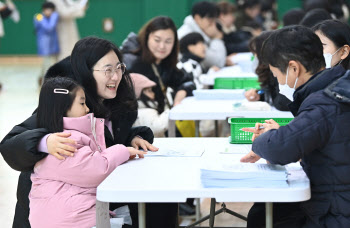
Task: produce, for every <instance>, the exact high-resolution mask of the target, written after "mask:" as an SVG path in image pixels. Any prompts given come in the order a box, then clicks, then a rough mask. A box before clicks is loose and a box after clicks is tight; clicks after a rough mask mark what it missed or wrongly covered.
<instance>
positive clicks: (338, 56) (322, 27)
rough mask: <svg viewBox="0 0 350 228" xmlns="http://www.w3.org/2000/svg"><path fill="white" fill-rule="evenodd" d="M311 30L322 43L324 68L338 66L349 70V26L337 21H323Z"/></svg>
mask: <svg viewBox="0 0 350 228" xmlns="http://www.w3.org/2000/svg"><path fill="white" fill-rule="evenodd" d="M312 30H313V31H314V32H315V34H316V35H317V36H318V37H319V38H320V40H321V42H322V45H323V55H324V58H325V61H326V68H331V67H335V66H338V65H340V66H342V67H343V68H344V69H350V55H349V52H350V47H349V45H350V26H349V25H348V24H346V23H344V22H341V21H338V20H325V21H322V22H320V23H318V24H317V25H315V26H314V27H312Z"/></svg>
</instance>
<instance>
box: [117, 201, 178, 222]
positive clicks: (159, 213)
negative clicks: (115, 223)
mask: <svg viewBox="0 0 350 228" xmlns="http://www.w3.org/2000/svg"><path fill="white" fill-rule="evenodd" d="M124 205H128V206H129V210H130V215H131V219H132V226H129V225H124V226H123V228H138V227H139V219H138V205H137V203H128V204H119V203H111V204H110V210H114V209H116V208H118V207H121V206H124ZM177 214H178V204H177V203H146V227H147V228H176V227H177V226H178V217H177Z"/></svg>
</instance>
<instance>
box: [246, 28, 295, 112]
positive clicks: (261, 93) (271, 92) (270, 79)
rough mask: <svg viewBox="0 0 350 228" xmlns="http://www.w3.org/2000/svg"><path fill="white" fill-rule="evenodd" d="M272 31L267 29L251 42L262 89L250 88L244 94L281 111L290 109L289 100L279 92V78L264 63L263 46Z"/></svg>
mask: <svg viewBox="0 0 350 228" xmlns="http://www.w3.org/2000/svg"><path fill="white" fill-rule="evenodd" d="M271 33H272V31H265V32H263V33H261V35H259V36H257V37H255V38H254V39H252V40H251V41H250V42H249V49H250V51H251V52H252V53H254V56H255V58H254V62H253V67H254V69H253V72H255V73H256V74H257V75H258V81H259V83H260V88H261V89H260V90H256V89H250V90H247V91H246V92H245V93H244V95H245V97H246V98H247V100H248V101H265V102H267V103H269V104H270V105H271V106H274V107H275V108H276V109H278V110H280V111H289V108H288V104H289V103H290V100H288V99H287V98H286V97H285V96H283V95H282V94H281V93H280V92H279V88H278V82H277V79H276V78H275V77H274V76H273V74H272V73H271V71H270V69H269V66H268V65H266V64H264V63H263V62H264V61H263V56H262V53H261V47H262V45H263V43H264V41H265V40H266V39H267V38H268V37H269V36H270V35H271Z"/></svg>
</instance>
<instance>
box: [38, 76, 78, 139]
mask: <svg viewBox="0 0 350 228" xmlns="http://www.w3.org/2000/svg"><path fill="white" fill-rule="evenodd" d="M55 89H63V90H68V91H69V93H68V94H64V93H55V92H54V90H55ZM78 89H82V87H81V86H80V85H79V84H78V83H76V82H75V81H73V80H72V79H70V78H64V77H55V78H50V79H48V80H46V81H45V83H44V84H43V86H42V87H41V91H40V96H39V106H38V109H37V125H38V126H37V127H38V128H46V129H47V130H48V131H50V132H61V131H63V117H65V116H66V115H67V111H68V110H69V109H71V107H72V104H73V101H74V99H75V96H76V93H77V91H78ZM61 92H62V91H61Z"/></svg>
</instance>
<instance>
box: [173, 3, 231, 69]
mask: <svg viewBox="0 0 350 228" xmlns="http://www.w3.org/2000/svg"><path fill="white" fill-rule="evenodd" d="M218 15H219V9H218V7H217V6H216V4H215V3H212V2H207V1H202V2H197V3H195V4H194V5H193V7H192V14H191V15H189V16H187V17H186V18H185V20H184V24H183V25H182V26H181V27H180V28H179V29H178V30H177V34H178V37H179V39H181V38H182V37H184V36H185V35H187V34H189V33H192V32H198V33H200V34H201V35H202V36H203V38H204V41H205V44H206V45H207V52H206V55H205V59H204V61H203V62H202V67H203V69H204V70H208V69H209V68H210V67H212V66H217V67H220V68H221V67H223V66H224V65H225V62H226V55H227V54H226V48H225V44H224V41H223V40H222V38H223V33H222V32H220V31H219V30H218V29H217V27H216V19H217V17H218Z"/></svg>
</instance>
